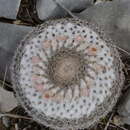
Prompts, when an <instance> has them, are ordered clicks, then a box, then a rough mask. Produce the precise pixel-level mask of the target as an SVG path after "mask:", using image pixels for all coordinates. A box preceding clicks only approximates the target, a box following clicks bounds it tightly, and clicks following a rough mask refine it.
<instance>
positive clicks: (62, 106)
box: [12, 19, 124, 129]
mask: <svg viewBox="0 0 130 130" xmlns="http://www.w3.org/2000/svg"><path fill="white" fill-rule="evenodd" d="M99 31H100V30H99V29H98V28H97V27H96V26H92V25H90V24H89V23H87V22H86V21H81V20H78V19H60V20H55V21H49V22H46V23H45V24H42V25H40V26H39V27H37V28H36V29H35V30H34V31H33V32H32V33H30V34H29V35H28V36H27V37H26V38H25V39H24V40H23V41H22V43H21V44H20V46H19V47H18V49H17V52H16V55H15V56H14V62H13V65H12V81H13V85H14V88H15V90H16V94H17V97H18V99H19V100H20V102H21V104H22V105H23V106H24V108H26V110H27V111H28V112H29V113H30V115H31V116H32V117H33V118H34V119H35V120H37V121H38V122H40V123H42V124H44V125H46V126H50V127H52V128H55V129H68V128H88V127H90V126H91V125H93V124H94V123H96V122H97V121H99V119H100V118H101V117H104V116H105V115H106V114H107V113H108V112H109V111H110V110H111V109H112V108H113V106H114V105H115V103H116V101H117V98H118V97H119V95H120V92H121V88H122V86H123V82H124V74H123V72H122V62H121V60H120V57H119V54H118V51H117V50H116V48H115V47H112V45H111V43H108V42H107V41H108V40H107V39H106V38H105V37H104V36H103V35H102V33H101V32H100V34H99V33H98V32H99ZM110 42H111V41H110Z"/></svg>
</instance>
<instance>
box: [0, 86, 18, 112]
mask: <svg viewBox="0 0 130 130" xmlns="http://www.w3.org/2000/svg"><path fill="white" fill-rule="evenodd" d="M17 105H18V103H17V100H16V98H15V97H14V94H13V93H12V92H9V91H6V90H4V89H3V88H2V87H1V86H0V112H9V111H11V110H12V109H14V108H15V107H16V106H17Z"/></svg>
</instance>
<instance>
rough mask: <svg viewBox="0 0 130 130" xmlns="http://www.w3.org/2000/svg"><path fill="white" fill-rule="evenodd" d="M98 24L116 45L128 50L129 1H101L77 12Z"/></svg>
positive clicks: (129, 46) (129, 30)
mask: <svg viewBox="0 0 130 130" xmlns="http://www.w3.org/2000/svg"><path fill="white" fill-rule="evenodd" d="M77 16H78V17H79V18H81V19H87V20H88V21H90V22H92V23H96V24H98V25H99V26H100V27H101V28H102V29H103V30H104V31H105V33H106V34H107V35H109V36H110V37H111V39H112V40H113V41H115V43H116V45H118V46H119V47H121V48H123V49H125V50H127V51H129V52H130V43H129V41H130V1H129V0H125V1H123V0H116V1H112V2H102V3H99V4H96V5H95V6H91V7H90V8H88V9H86V10H85V11H83V12H81V13H80V14H77Z"/></svg>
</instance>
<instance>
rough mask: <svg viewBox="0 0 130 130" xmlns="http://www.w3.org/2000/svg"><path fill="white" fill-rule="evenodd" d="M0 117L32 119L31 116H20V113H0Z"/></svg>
mask: <svg viewBox="0 0 130 130" xmlns="http://www.w3.org/2000/svg"><path fill="white" fill-rule="evenodd" d="M1 117H11V118H18V119H19V118H20V119H25V120H33V119H32V118H29V117H25V116H20V115H15V114H6V113H4V114H1V113H0V118H1Z"/></svg>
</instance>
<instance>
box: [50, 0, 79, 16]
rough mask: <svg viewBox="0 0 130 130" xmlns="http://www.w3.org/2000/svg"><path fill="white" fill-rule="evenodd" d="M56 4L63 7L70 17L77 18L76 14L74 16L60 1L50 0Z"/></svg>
mask: <svg viewBox="0 0 130 130" xmlns="http://www.w3.org/2000/svg"><path fill="white" fill-rule="evenodd" d="M52 1H53V2H54V3H55V4H56V5H58V6H59V7H61V8H62V9H64V10H65V11H66V12H67V13H68V14H69V15H70V16H71V17H72V18H77V16H75V15H74V14H73V13H72V12H71V11H70V10H69V9H67V8H66V7H65V6H64V5H62V4H61V3H60V2H58V1H57V0H52Z"/></svg>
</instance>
